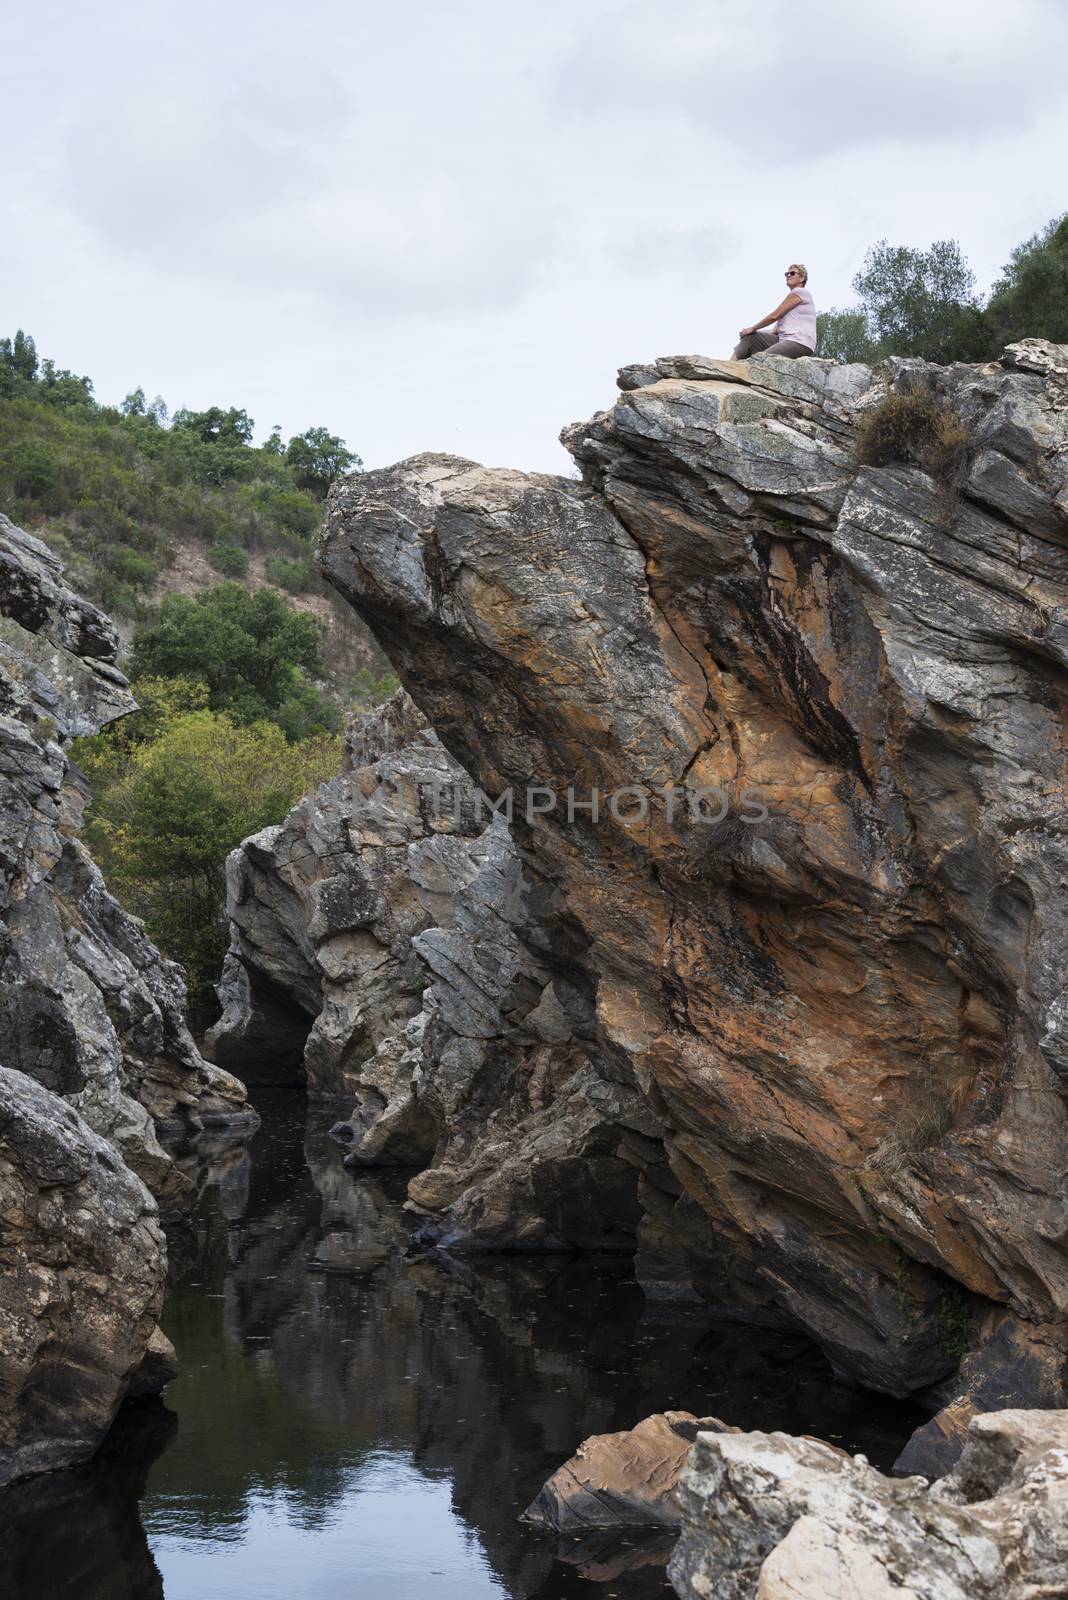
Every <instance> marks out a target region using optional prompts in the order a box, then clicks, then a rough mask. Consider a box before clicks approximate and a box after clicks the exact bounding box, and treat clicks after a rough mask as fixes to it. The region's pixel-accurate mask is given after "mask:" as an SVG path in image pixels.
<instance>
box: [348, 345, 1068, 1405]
mask: <svg viewBox="0 0 1068 1600" xmlns="http://www.w3.org/2000/svg"><path fill="white" fill-rule="evenodd" d="M620 383H621V387H622V390H623V393H622V395H621V397H620V399H619V400H618V402H617V403H616V404H615V406H614V407H613V408H612V409H611V410H610V411H607V412H604V413H601V414H599V415H598V416H597V417H595V418H594V419H593V420H592V421H591V422H589V423H586V424H581V425H578V426H575V427H573V428H570V429H568V430H567V431H566V433H565V435H564V437H565V442H566V443H567V445H568V448H569V449H570V450H571V452H572V454H573V456H574V457H575V460H576V461H577V463H578V465H579V467H580V469H581V473H582V480H581V481H572V480H567V479H558V478H552V477H545V476H529V475H524V474H522V473H517V472H508V471H499V472H490V471H486V470H483V469H482V468H480V467H477V466H475V465H474V464H472V463H470V462H465V461H460V460H456V459H453V458H450V457H443V456H421V457H417V458H415V459H414V460H411V461H408V462H406V463H403V464H402V465H400V466H398V467H395V468H391V469H388V470H386V471H381V472H373V473H368V474H365V475H361V476H359V477H355V478H351V479H349V480H346V481H345V482H344V483H343V484H341V485H340V486H338V487H336V488H335V491H334V493H333V496H332V500H331V503H330V507H329V512H328V517H327V522H326V526H325V529H324V536H323V542H322V550H321V562H322V567H323V570H324V572H325V573H326V575H327V576H328V577H329V578H330V580H331V581H332V582H333V583H334V584H335V585H336V586H337V587H338V588H339V589H340V591H341V592H342V593H343V594H346V595H347V596H348V597H349V599H350V600H351V601H352V603H353V605H354V606H355V607H356V609H357V610H358V611H359V612H360V614H361V615H362V616H363V617H364V618H365V619H366V620H367V621H368V622H369V623H370V625H371V627H372V628H373V629H374V631H375V632H376V634H377V636H378V638H379V639H380V641H381V643H382V645H383V647H384V648H385V649H386V650H387V652H388V653H389V655H390V657H391V660H392V661H393V664H394V666H395V667H396V669H397V671H398V672H399V673H400V675H401V677H402V679H403V681H404V683H405V685H406V687H407V689H408V691H409V692H410V694H411V695H412V697H413V699H414V700H415V701H416V703H417V704H418V705H419V707H420V709H421V710H422V711H423V712H424V714H425V715H426V716H427V718H428V719H429V721H430V723H431V724H432V726H433V728H434V729H435V732H436V734H437V735H438V737H439V738H440V740H441V743H442V745H443V746H444V748H445V750H446V751H447V752H448V753H449V755H450V756H451V757H452V759H453V760H455V761H456V762H458V763H459V764H460V766H462V767H463V769H464V770H465V772H467V773H468V775H469V776H470V778H471V779H472V780H473V781H474V783H476V784H477V785H479V786H480V787H481V788H482V789H483V790H484V791H486V793H487V794H489V795H491V796H493V797H499V796H500V795H501V794H502V792H503V791H505V790H506V789H508V788H511V789H513V790H514V791H515V794H516V797H517V813H516V817H515V819H514V821H513V825H512V834H513V838H514V841H515V844H516V848H517V850H518V853H519V855H520V857H521V859H522V861H523V863H524V870H525V871H527V872H530V873H531V874H533V875H534V876H535V878H536V881H537V883H538V885H539V900H540V905H541V909H542V911H543V913H544V915H542V916H541V918H540V921H541V924H542V927H543V929H544V930H547V932H546V935H545V938H544V941H543V942H544V943H545V944H546V947H547V948H546V951H545V960H546V963H547V965H549V966H551V967H554V969H555V974H556V975H557V976H559V978H560V979H561V981H563V979H564V978H565V976H566V980H567V981H568V982H569V983H570V985H571V986H572V989H573V990H575V991H576V992H581V993H582V994H584V995H585V996H587V997H588V998H589V1000H590V1001H591V1002H592V1003H593V1004H594V1005H595V1013H596V1018H595V1025H594V1027H593V1029H592V1032H591V1036H590V1038H589V1042H588V1048H587V1050H586V1064H585V1066H584V1068H583V1070H584V1071H588V1072H590V1073H591V1074H592V1075H594V1076H596V1077H598V1078H600V1080H601V1082H602V1083H604V1084H609V1085H613V1086H619V1087H620V1088H621V1089H622V1090H623V1091H624V1092H627V1093H633V1092H634V1091H639V1092H640V1094H641V1096H642V1097H643V1099H644V1102H645V1104H646V1105H647V1107H648V1109H649V1115H650V1119H651V1120H650V1123H649V1124H648V1125H647V1130H646V1132H645V1134H644V1137H645V1138H646V1140H647V1146H646V1148H647V1151H648V1153H649V1154H650V1156H651V1159H650V1160H649V1162H648V1164H647V1166H646V1167H645V1168H644V1171H643V1173H642V1178H643V1184H640V1185H639V1188H640V1189H642V1194H643V1199H642V1201H641V1202H640V1203H642V1204H643V1206H644V1209H645V1218H646V1221H645V1223H643V1225H642V1226H643V1227H648V1228H649V1229H650V1230H651V1233H652V1235H653V1236H654V1237H655V1239H656V1242H657V1244H658V1246H661V1247H663V1248H664V1250H665V1251H666V1252H667V1253H668V1254H670V1249H671V1248H675V1249H676V1250H677V1251H678V1252H680V1253H681V1255H682V1256H683V1257H684V1258H685V1262H686V1270H687V1271H688V1273H689V1275H690V1276H691V1278H692V1280H693V1282H694V1283H695V1284H696V1285H697V1287H698V1288H699V1289H700V1290H701V1291H702V1292H703V1293H705V1294H706V1295H708V1296H709V1297H710V1298H714V1299H716V1300H718V1301H720V1302H725V1303H727V1304H730V1305H734V1306H737V1307H740V1308H742V1309H743V1310H744V1311H745V1312H746V1313H747V1314H749V1315H775V1314H778V1315H785V1316H787V1317H789V1318H791V1319H793V1320H794V1321H796V1322H797V1323H799V1324H801V1325H802V1326H803V1327H805V1328H807V1329H808V1330H809V1331H810V1332H811V1333H812V1334H813V1335H814V1337H816V1338H817V1339H818V1340H819V1341H820V1342H821V1343H822V1344H823V1346H824V1348H825V1349H826V1350H827V1351H828V1352H829V1354H830V1355H831V1357H832V1359H833V1360H834V1361H835V1362H836V1363H837V1364H838V1365H839V1366H840V1367H841V1368H842V1369H844V1370H846V1371H848V1372H850V1373H852V1374H853V1375H854V1376H856V1377H859V1378H861V1379H863V1380H864V1381H866V1382H868V1383H871V1384H873V1385H876V1386H878V1387H881V1388H884V1389H887V1390H889V1391H891V1392H895V1393H899V1394H903V1393H906V1392H909V1391H914V1390H919V1389H923V1388H925V1387H926V1386H930V1385H931V1384H933V1383H935V1382H937V1381H940V1380H944V1379H945V1378H946V1377H947V1375H948V1374H949V1373H950V1372H951V1371H952V1369H953V1368H954V1367H955V1365H956V1363H957V1360H958V1358H959V1355H960V1353H961V1351H962V1350H963V1349H964V1348H966V1347H967V1346H968V1344H969V1343H970V1342H974V1341H975V1338H976V1329H977V1327H978V1321H977V1319H978V1318H979V1317H980V1316H981V1315H983V1316H986V1315H989V1314H991V1307H992V1306H1004V1307H1006V1308H1008V1311H1009V1313H1010V1314H1011V1315H1012V1316H1013V1317H1015V1318H1017V1319H1024V1322H1025V1323H1026V1324H1028V1325H1031V1324H1034V1325H1042V1326H1043V1327H1044V1328H1047V1329H1048V1328H1049V1327H1050V1326H1053V1327H1054V1328H1057V1329H1059V1328H1060V1326H1061V1323H1062V1319H1063V1317H1064V1314H1065V1310H1066V1304H1068V1272H1066V1266H1068V1257H1066V1251H1065V1244H1064V1225H1063V1216H1064V1189H1063V1181H1064V1180H1063V1173H1064V1167H1065V1160H1064V1155H1065V1148H1066V1145H1065V1136H1066V1133H1068V1115H1066V1107H1065V1084H1066V1082H1068V1042H1066V1040H1068V1033H1066V1018H1068V1000H1066V994H1068V990H1066V988H1065V982H1066V979H1065V972H1066V960H1065V957H1066V944H1068V922H1066V919H1065V916H1064V910H1063V907H1064V904H1065V902H1064V895H1063V884H1064V881H1065V873H1066V870H1068V858H1066V851H1065V790H1064V749H1065V714H1066V711H1068V700H1066V689H1068V679H1066V677H1065V660H1066V656H1065V645H1066V638H1068V635H1066V632H1065V618H1066V617H1068V611H1066V609H1065V608H1066V604H1068V581H1066V580H1068V554H1066V544H1068V352H1066V351H1065V350H1062V349H1058V348H1054V347H1051V346H1049V345H1047V344H1044V343H1042V342H1040V341H1026V342H1024V343H1023V344H1021V345H1018V346H1013V347H1010V349H1008V350H1007V351H1006V352H1005V354H1004V356H1003V357H1002V358H1001V360H1000V361H998V362H995V363H992V364H990V365H988V366H985V367H953V368H949V369H945V370H943V369H939V368H934V367H928V366H926V365H924V364H923V363H918V362H900V361H892V362H889V363H887V364H886V365H884V366H883V367H880V368H877V369H869V368H866V367H858V366H855V367H848V366H846V367H836V366H834V365H832V364H830V363H827V362H822V361H818V360H801V361H798V362H789V363H788V362H783V361H780V360H776V359H774V358H758V359H756V360H754V361H751V362H749V363H737V364H736V363H732V362H721V361H709V360H704V359H701V358H680V359H675V360H664V361H660V362H657V363H656V364H655V365H653V366H648V367H638V368H630V369H625V370H624V372H623V373H622V374H621V378H620ZM908 395H912V396H917V395H921V396H926V398H927V401H928V402H929V404H930V405H932V406H934V407H935V408H936V409H937V410H938V412H939V414H940V415H943V416H946V417H948V418H949V419H950V421H951V422H952V424H953V426H954V427H955V428H956V429H957V430H958V433H961V434H963V436H964V438H965V447H964V449H963V450H959V451H958V452H957V457H956V459H955V461H954V463H953V466H952V472H950V471H948V470H946V469H945V467H944V463H943V464H942V465H941V466H936V467H935V468H934V473H933V474H932V472H931V471H928V470H925V469H924V466H923V465H921V464H918V463H920V462H922V461H923V460H924V459H925V458H924V457H923V453H922V451H921V449H920V448H919V442H918V441H914V442H912V443H914V444H915V448H913V447H912V443H910V441H909V440H908V439H905V440H904V441H903V442H902V441H899V442H898V444H897V446H896V456H895V452H894V451H891V452H890V453H889V454H886V453H885V452H884V454H883V456H882V457H881V458H879V457H878V456H876V458H875V459H877V460H878V459H881V461H882V464H879V465H862V464H860V456H861V455H862V454H863V452H862V451H861V450H859V449H858V443H857V440H858V431H859V430H860V428H861V425H862V424H863V423H864V421H865V419H868V418H875V419H876V421H877V420H878V416H879V414H885V413H884V412H883V408H884V407H885V404H886V402H887V400H888V399H889V398H890V397H891V396H899V397H906V396H908ZM531 785H536V786H539V788H540V790H541V791H542V792H541V793H540V794H538V795H535V796H534V797H533V798H532V801H531V803H530V804H529V805H528V804H527V802H526V800H525V798H524V795H525V791H526V790H527V788H528V786H531ZM569 787H570V788H571V791H572V799H573V802H578V806H575V805H573V807H572V816H571V818H570V819H569V817H568V815H567V809H566V796H567V792H568V789H569ZM594 789H596V790H598V791H599V795H600V816H599V817H598V818H597V819H596V820H595V819H594V817H593V814H592V812H591V811H590V810H589V809H581V806H582V803H583V802H585V803H586V805H587V806H588V804H589V802H590V800H591V798H592V792H593V790H594ZM624 789H626V790H628V791H630V792H629V793H628V794H626V795H621V794H620V793H619V791H622V790H624ZM546 791H551V792H552V798H553V800H554V801H555V803H554V804H550V798H549V796H548V795H547V793H546ZM612 796H614V797H615V805H614V806H613V805H610V804H609V797H612ZM563 930H566V939H565V938H564V936H563ZM487 1109H488V1108H487ZM661 1130H662V1143H661V1141H660V1138H659V1132H660V1131H661ZM654 1147H655V1149H654ZM522 1155H523V1152H522V1151H520V1150H518V1149H517V1147H516V1146H515V1145H514V1143H513V1145H512V1146H511V1150H510V1156H511V1159H513V1160H515V1159H520V1160H521V1159H522ZM664 1156H666V1162H667V1165H668V1167H669V1169H670V1174H671V1177H672V1180H673V1182H674V1192H672V1189H671V1187H670V1186H664V1185H662V1184H660V1183H658V1182H654V1181H651V1180H652V1178H653V1176H654V1175H655V1174H656V1173H657V1171H658V1170H660V1169H659V1167H658V1164H659V1163H660V1161H661V1159H662V1157H664ZM639 1162H640V1157H639ZM643 1185H644V1186H643ZM431 1189H432V1185H431ZM424 1196H425V1197H427V1198H432V1196H427V1191H426V1189H424ZM442 1198H443V1199H445V1200H446V1201H447V1203H450V1204H451V1203H455V1202H454V1200H451V1199H450V1198H449V1196H448V1195H446V1196H443V1197H442ZM654 1198H655V1204H654V1203H653V1199H654ZM647 1201H648V1204H646V1202H647ZM1058 1337H1059V1334H1058ZM1061 1347H1062V1348H1063V1345H1061ZM1054 1366H1055V1367H1057V1377H1056V1382H1058V1383H1059V1382H1060V1381H1061V1374H1062V1372H1063V1359H1061V1360H1060V1363H1059V1365H1058V1364H1057V1363H1056V1362H1055V1363H1054ZM1051 1402H1052V1403H1056V1399H1055V1397H1048V1398H1047V1399H1046V1400H1045V1402H1044V1403H1051Z"/></svg>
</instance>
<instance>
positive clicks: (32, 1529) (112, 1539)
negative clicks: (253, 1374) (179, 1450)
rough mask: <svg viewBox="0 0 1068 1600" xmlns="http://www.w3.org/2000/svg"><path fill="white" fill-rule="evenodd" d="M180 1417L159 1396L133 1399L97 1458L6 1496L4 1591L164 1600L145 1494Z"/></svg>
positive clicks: (1, 1516) (20, 1598) (19, 1596)
mask: <svg viewBox="0 0 1068 1600" xmlns="http://www.w3.org/2000/svg"><path fill="white" fill-rule="evenodd" d="M176 1420H177V1419H176V1417H175V1415H174V1413H173V1411H168V1410H167V1408H166V1407H165V1406H163V1405H161V1404H160V1403H159V1402H158V1401H155V1402H148V1403H143V1404H140V1405H137V1406H129V1407H126V1408H124V1409H123V1410H122V1411H120V1412H119V1416H118V1419H117V1421H116V1423H115V1425H114V1426H113V1427H112V1429H111V1432H110V1433H109V1434H108V1437H107V1439H106V1440H105V1442H104V1444H103V1445H102V1446H101V1448H100V1450H99V1451H98V1453H97V1455H96V1457H95V1458H94V1459H93V1461H92V1462H91V1463H90V1464H89V1465H87V1466H84V1467H79V1468H76V1469H74V1470H73V1471H67V1472H52V1473H48V1474H46V1475H45V1476H43V1477H39V1478H31V1479H28V1480H27V1481H26V1482H24V1483H19V1484H16V1485H15V1486H14V1487H13V1488H10V1489H8V1490H6V1491H5V1493H4V1494H3V1496H0V1595H3V1596H4V1600H55V1597H58V1596H60V1595H62V1596H68V1595H69V1596H71V1597H72V1600H74V1597H77V1600H120V1597H121V1600H163V1580H162V1579H161V1577H160V1574H159V1571H158V1569H157V1567H156V1563H155V1562H154V1561H153V1559H152V1553H151V1551H150V1550H149V1548H148V1540H147V1538H146V1537H145V1530H144V1528H143V1527H142V1525H141V1518H140V1516H139V1514H138V1505H137V1502H138V1499H139V1497H140V1495H141V1494H142V1493H143V1491H144V1486H145V1478H146V1476H147V1473H148V1469H149V1467H150V1466H151V1464H152V1462H153V1461H154V1460H155V1458H156V1457H157V1456H158V1455H159V1453H160V1451H161V1450H163V1449H164V1447H165V1446H166V1444H167V1441H168V1439H169V1438H170V1436H171V1434H172V1433H173V1432H174V1427H175V1423H176Z"/></svg>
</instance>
